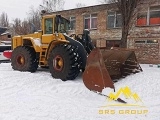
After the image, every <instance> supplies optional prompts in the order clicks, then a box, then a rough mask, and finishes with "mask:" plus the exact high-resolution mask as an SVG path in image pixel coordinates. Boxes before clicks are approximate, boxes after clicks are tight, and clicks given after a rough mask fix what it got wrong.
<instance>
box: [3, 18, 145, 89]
mask: <svg viewBox="0 0 160 120" xmlns="http://www.w3.org/2000/svg"><path fill="white" fill-rule="evenodd" d="M68 27H69V21H68V20H67V19H65V18H63V17H62V16H61V15H44V16H42V30H41V31H38V32H35V33H33V34H29V35H21V36H15V37H13V41H12V47H13V51H12V53H9V54H11V65H12V68H13V69H14V70H18V71H29V72H35V71H36V70H37V68H38V66H41V67H49V70H50V73H51V75H52V76H53V78H60V79H61V80H63V81H66V80H73V79H75V78H76V77H77V76H78V74H79V73H80V71H82V72H83V81H84V84H85V86H86V87H87V88H88V89H89V90H93V91H98V92H102V90H103V89H104V88H106V87H110V88H113V89H114V83H113V80H114V79H119V78H122V77H125V76H127V75H129V74H132V73H137V72H139V71H142V69H141V67H140V65H139V64H138V62H137V60H136V56H135V53H134V51H132V50H126V49H120V48H119V49H112V50H103V49H101V50H100V49H98V48H95V47H94V45H93V43H92V41H91V38H90V36H89V31H86V30H84V32H83V34H81V35H72V36H68V35H67V34H66V30H67V29H68ZM5 53H6V54H7V52H5ZM6 56H7V55H6Z"/></svg>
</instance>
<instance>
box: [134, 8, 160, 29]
mask: <svg viewBox="0 0 160 120" xmlns="http://www.w3.org/2000/svg"><path fill="white" fill-rule="evenodd" d="M150 7H154V6H149V7H148V8H147V11H146V13H147V24H146V25H136V26H140V27H141V26H155V25H160V24H154V25H152V24H150V23H149V21H150V12H151V11H160V9H159V10H150ZM144 12H145V11H142V12H139V13H144Z"/></svg>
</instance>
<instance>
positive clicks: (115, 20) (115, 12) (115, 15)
mask: <svg viewBox="0 0 160 120" xmlns="http://www.w3.org/2000/svg"><path fill="white" fill-rule="evenodd" d="M111 12H113V13H114V14H109V13H111ZM118 15H120V16H121V19H122V14H121V13H119V12H118V11H108V12H107V28H108V29H114V28H115V29H117V28H122V20H121V25H120V26H117V25H118V24H117V21H118V20H119V19H118V18H117V16H118ZM109 16H113V17H114V25H113V27H111V26H109Z"/></svg>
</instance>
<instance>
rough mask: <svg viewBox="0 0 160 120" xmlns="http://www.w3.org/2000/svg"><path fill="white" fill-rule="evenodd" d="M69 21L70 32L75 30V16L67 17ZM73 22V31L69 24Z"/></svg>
mask: <svg viewBox="0 0 160 120" xmlns="http://www.w3.org/2000/svg"><path fill="white" fill-rule="evenodd" d="M69 21H70V28H69V30H70V31H72V30H76V17H75V16H70V17H69ZM73 21H75V26H74V27H73V29H72V28H71V22H73Z"/></svg>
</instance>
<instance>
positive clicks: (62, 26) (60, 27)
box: [55, 17, 69, 33]
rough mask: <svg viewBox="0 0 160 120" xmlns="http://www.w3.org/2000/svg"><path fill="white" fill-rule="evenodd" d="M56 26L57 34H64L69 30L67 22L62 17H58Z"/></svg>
mask: <svg viewBox="0 0 160 120" xmlns="http://www.w3.org/2000/svg"><path fill="white" fill-rule="evenodd" d="M56 23H57V24H56V25H57V27H55V28H57V30H55V31H57V32H58V33H66V31H67V30H69V21H68V20H67V19H65V18H63V17H58V22H56Z"/></svg>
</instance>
